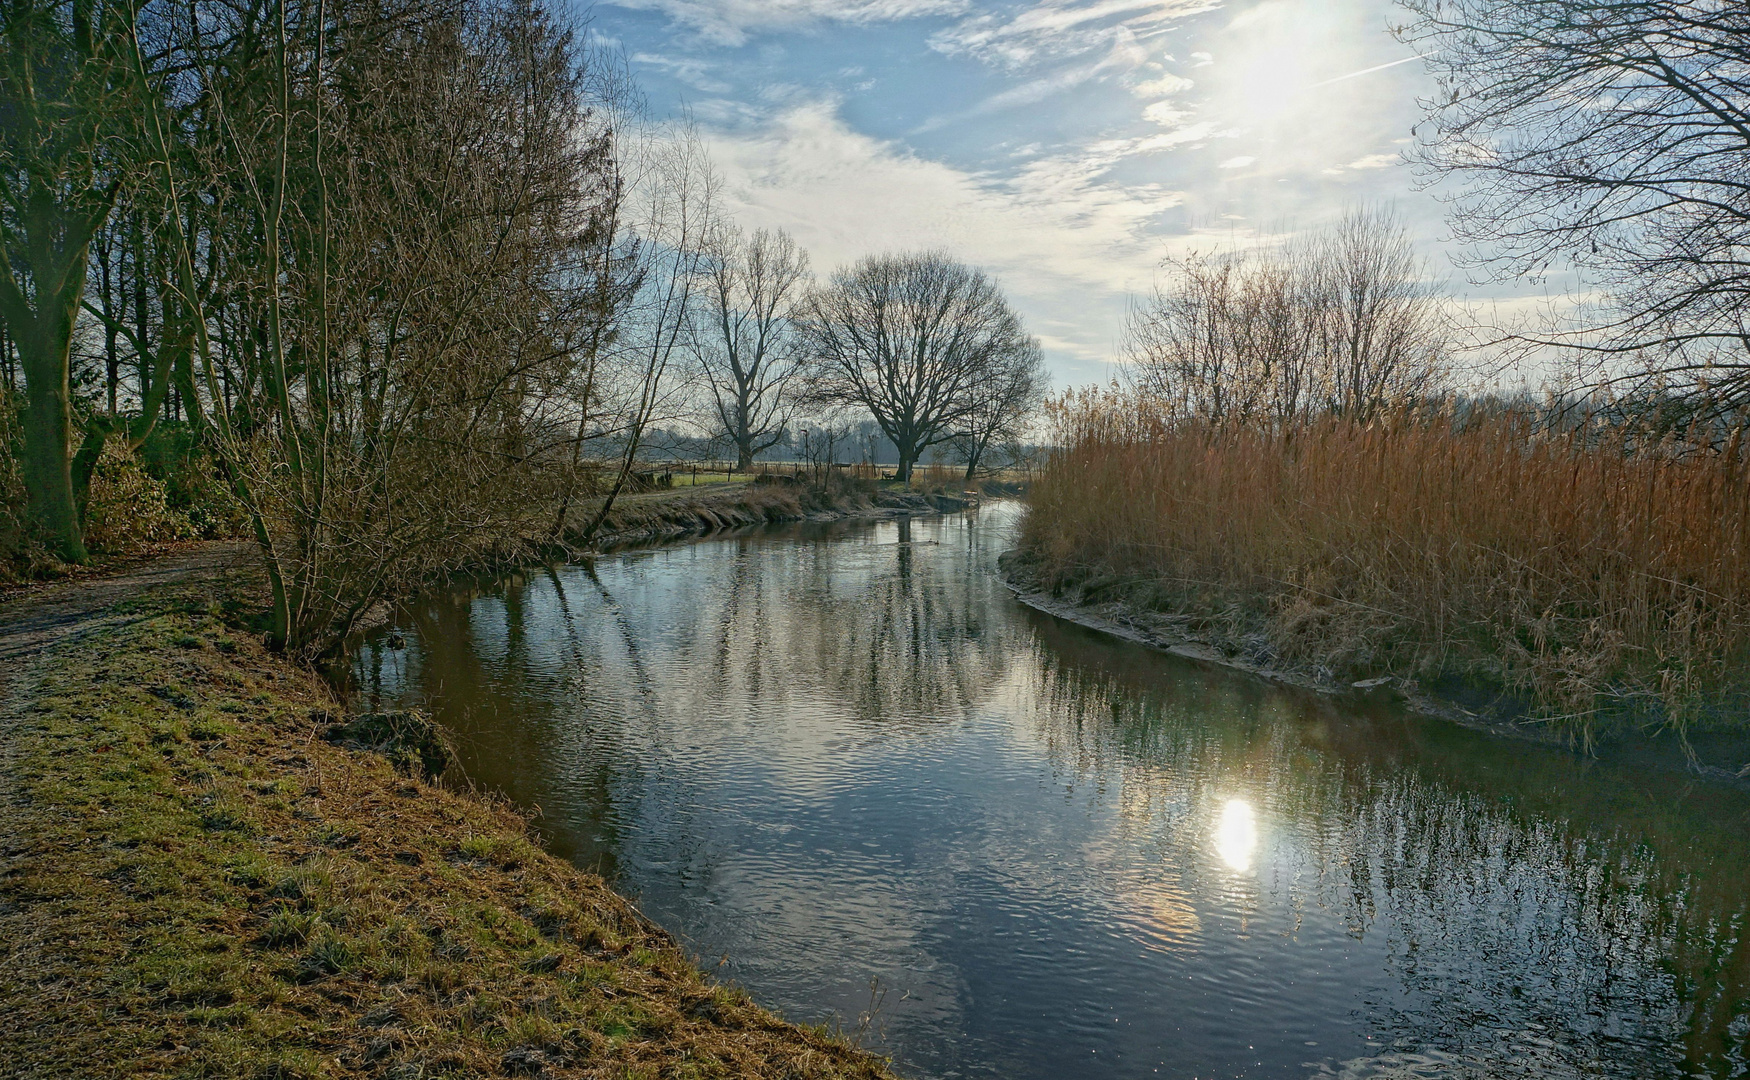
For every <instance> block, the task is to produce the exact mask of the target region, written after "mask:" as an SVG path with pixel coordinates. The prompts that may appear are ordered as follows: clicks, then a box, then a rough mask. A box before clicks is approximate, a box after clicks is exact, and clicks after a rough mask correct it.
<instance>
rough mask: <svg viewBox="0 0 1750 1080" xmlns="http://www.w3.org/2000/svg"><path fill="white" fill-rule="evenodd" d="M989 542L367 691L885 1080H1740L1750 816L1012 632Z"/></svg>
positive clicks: (921, 545)
mask: <svg viewBox="0 0 1750 1080" xmlns="http://www.w3.org/2000/svg"><path fill="white" fill-rule="evenodd" d="M1012 525H1013V512H1012V511H1011V510H1009V509H1005V508H1003V507H1001V506H996V507H986V508H985V509H984V510H982V511H980V512H979V513H978V514H975V515H970V516H966V517H957V518H947V519H943V520H940V521H919V522H909V523H902V522H882V523H877V524H867V523H864V524H841V525H835V526H804V527H793V528H789V529H776V530H769V531H766V532H764V533H761V534H755V535H746V536H740V537H734V538H729V539H720V540H711V541H705V542H700V543H696V544H690V545H685V546H681V547H677V548H671V549H663V550H659V551H651V552H633V553H627V554H623V555H620V556H616V557H613V558H607V559H602V560H598V562H597V563H596V565H595V566H594V567H593V568H585V567H561V568H555V569H554V570H552V571H542V572H539V573H530V574H526V575H522V576H520V577H518V578H515V579H512V580H509V581H506V582H503V583H499V584H496V585H492V586H488V587H484V588H482V589H481V590H478V591H476V592H466V591H464V592H460V593H458V594H457V595H455V596H451V597H446V598H439V599H438V600H436V601H434V602H432V603H431V604H428V605H425V606H424V607H423V608H421V609H420V610H419V611H418V612H416V613H415V615H414V617H413V618H411V619H410V621H409V622H408V624H407V625H406V626H405V627H402V629H403V630H404V631H406V632H408V637H409V645H408V647H407V648H406V649H405V650H404V651H402V652H390V651H388V650H386V649H380V648H377V647H376V646H374V645H372V644H367V646H366V647H365V648H364V649H362V650H361V651H360V653H359V655H358V657H357V658H356V661H355V679H356V681H357V683H358V685H359V686H360V687H361V689H362V690H363V692H364V693H366V694H367V695H375V696H376V697H378V698H379V699H384V700H392V701H399V702H418V703H421V704H423V705H425V706H426V707H428V708H430V709H431V710H432V711H433V713H434V715H436V716H437V717H438V718H439V719H440V721H441V722H442V723H444V724H445V726H446V727H447V728H448V729H449V731H450V732H451V733H452V734H453V735H454V736H455V738H456V740H457V743H458V746H459V748H460V756H461V760H462V764H463V767H464V768H465V769H466V770H467V772H468V773H469V775H470V776H471V777H472V778H473V779H474V780H475V781H476V782H478V783H481V784H483V785H485V786H488V787H495V788H499V789H502V790H503V791H505V792H506V793H508V794H509V795H510V796H511V797H512V798H513V799H516V800H518V801H520V802H523V803H525V804H530V805H539V806H540V807H542V810H543V815H544V816H543V818H542V827H543V828H544V829H545V830H546V831H547V833H548V836H549V840H550V842H551V844H552V846H553V847H554V849H555V850H556V851H559V852H560V853H562V854H564V855H566V856H567V857H570V858H572V859H574V860H576V861H577V862H579V863H580V864H582V865H586V866H592V867H598V868H600V869H601V870H602V871H603V872H604V873H607V874H608V875H609V876H611V877H612V878H614V879H615V880H616V881H617V882H618V884H619V886H620V887H621V888H622V889H624V890H626V891H627V892H629V893H631V894H632V895H635V896H637V897H638V898H639V899H640V902H641V903H642V904H643V906H644V907H645V909H646V910H647V911H648V912H649V913H651V914H652V915H653V916H654V917H656V918H657V919H658V920H659V921H661V922H662V923H663V924H664V925H666V926H668V927H669V928H670V929H671V930H673V931H675V932H676V933H677V934H678V935H679V936H680V937H681V938H682V940H684V941H685V942H687V943H688V945H689V946H690V947H691V948H693V949H694V950H695V951H696V952H697V953H698V954H699V955H701V956H702V957H705V958H707V960H708V962H709V963H710V964H715V962H716V960H717V958H719V957H722V956H727V957H728V961H727V964H726V965H725V967H724V968H723V971H724V972H725V973H726V974H727V976H728V977H730V978H732V979H735V980H737V981H739V982H741V983H743V984H744V985H746V986H747V987H748V988H749V989H750V990H751V991H752V992H753V993H754V994H755V996H756V997H758V998H759V999H760V1000H761V1001H763V1002H765V1003H767V1004H770V1005H772V1006H774V1007H776V1008H778V1009H780V1010H782V1011H783V1012H784V1013H786V1014H787V1015H789V1016H791V1017H794V1018H796V1019H801V1020H821V1019H826V1018H829V1017H831V1016H834V1015H837V1016H839V1017H842V1018H843V1022H844V1023H845V1024H846V1025H847V1026H848V1027H855V1026H856V1023H857V1017H858V1016H859V1015H860V1014H862V1013H864V1012H866V1011H867V1010H868V1009H869V1008H870V1004H871V1000H872V999H871V989H870V987H871V980H874V981H875V985H876V990H875V997H874V1000H875V1001H877V1002H878V1003H879V1006H880V1007H879V1010H878V1013H877V1017H876V1019H875V1021H874V1026H873V1029H872V1031H871V1033H870V1038H871V1040H872V1041H873V1042H874V1044H875V1045H876V1046H878V1047H879V1048H880V1049H882V1050H884V1051H886V1052H888V1053H891V1054H893V1055H894V1056H895V1057H896V1059H897V1060H898V1061H899V1063H900V1065H901V1069H902V1071H904V1072H906V1073H908V1074H910V1075H916V1076H938V1077H950V1076H953V1077H962V1076H964V1077H1015V1078H1028V1077H1037V1078H1042V1080H1043V1078H1048V1077H1049V1078H1059V1077H1064V1078H1075V1077H1090V1078H1092V1077H1108V1076H1132V1075H1134V1076H1144V1075H1170V1076H1247V1077H1252V1076H1258V1077H1264V1076H1295V1077H1299V1076H1329V1077H1355V1078H1360V1077H1380V1078H1385V1077H1394V1078H1395V1077H1425V1076H1426V1077H1433V1076H1439V1077H1469V1076H1476V1077H1483V1076H1488V1077H1533V1076H1557V1077H1600V1078H1603V1077H1611V1078H1614V1077H1624V1078H1626V1077H1678V1076H1692V1075H1693V1076H1742V1075H1745V1074H1746V1065H1745V1062H1746V1056H1747V1055H1746V1040H1747V1039H1750V1004H1747V1002H1746V999H1747V997H1750V994H1747V992H1746V987H1745V981H1746V979H1750V935H1744V934H1743V933H1742V929H1743V927H1744V925H1745V922H1746V911H1745V907H1746V897H1745V889H1744V884H1745V882H1746V881H1750V840H1747V839H1746V838H1747V837H1750V829H1747V828H1746V827H1745V826H1746V825H1750V800H1746V799H1745V798H1744V797H1743V796H1741V795H1738V794H1735V793H1731V792H1724V791H1712V790H1705V789H1696V788H1693V787H1690V786H1688V785H1686V784H1684V783H1682V782H1681V781H1680V780H1674V779H1672V778H1667V777H1660V776H1655V775H1636V774H1627V773H1624V772H1621V771H1615V770H1612V769H1611V768H1610V767H1608V766H1606V765H1602V764H1595V765H1593V766H1591V767H1588V768H1581V767H1579V766H1578V765H1577V764H1576V762H1575V761H1574V760H1572V759H1570V758H1568V757H1566V756H1564V755H1562V754H1559V753H1555V752H1551V751H1547V750H1544V749H1540V748H1533V747H1524V746H1509V745H1501V744H1496V743H1491V742H1489V741H1487V740H1485V739H1482V738H1480V737H1478V736H1475V735H1473V734H1470V733H1467V732H1462V731H1457V730H1454V729H1449V728H1444V727H1440V726H1438V725H1432V724H1427V723H1423V722H1420V721H1417V720H1414V719H1412V718H1409V717H1405V716H1402V715H1397V714H1394V713H1392V712H1391V711H1390V710H1389V709H1387V708H1385V707H1382V706H1367V707H1357V706H1348V707H1338V706H1335V705H1333V704H1331V703H1328V702H1321V701H1317V700H1312V699H1309V698H1307V697H1305V696H1303V695H1300V694H1297V693H1294V692H1290V691H1287V690H1283V689H1280V688H1273V687H1269V686H1265V685H1262V684H1259V683H1256V682H1254V681H1252V680H1249V679H1245V678H1241V677H1238V676H1235V675H1232V674H1229V673H1225V672H1220V671H1211V670H1206V669H1201V668H1198V667H1195V666H1193V665H1190V664H1188V663H1185V662H1181V661H1178V660H1176V659H1174V658H1171V657H1166V656H1162V655H1160V654H1156V653H1150V652H1147V651H1146V650H1141V649H1138V648H1134V647H1131V646H1128V645H1125V644H1122V643H1116V642H1113V641H1110V640H1107V639H1103V638H1101V637H1099V636H1098V635H1094V634H1090V633H1088V632H1086V631H1082V630H1080V629H1078V628H1075V627H1071V626H1067V625H1065V624H1061V623H1058V622H1056V621H1054V620H1051V619H1049V618H1046V617H1043V616H1039V615H1037V614H1034V613H1031V612H1028V611H1026V610H1025V609H1022V608H1020V607H1018V606H1017V605H1016V604H1015V603H1014V602H1013V601H1012V599H1011V598H1010V597H1009V595H1008V593H1007V592H1006V590H1004V589H1003V588H1002V587H1001V585H1000V583H998V582H997V581H996V580H995V578H994V577H993V575H992V573H991V570H992V564H993V562H994V557H995V554H996V553H997V552H998V551H1000V550H1001V549H1002V548H1003V547H1004V546H1005V545H1006V543H1007V542H1008V539H1007V538H1008V535H1009V531H1010V529H1011V527H1012ZM883 995H884V996H883Z"/></svg>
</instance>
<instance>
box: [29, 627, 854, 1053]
mask: <svg viewBox="0 0 1750 1080" xmlns="http://www.w3.org/2000/svg"><path fill="white" fill-rule="evenodd" d="M135 615H136V616H137V619H138V621H136V622H134V623H133V624H131V625H126V626H123V627H120V628H116V629H110V630H102V631H97V632H94V633H92V634H90V635H88V636H85V637H82V638H78V639H74V640H70V641H67V642H64V643H63V644H61V645H58V646H56V647H55V648H54V650H53V651H51V652H50V653H49V654H48V655H46V656H45V657H44V658H43V659H41V660H40V661H38V662H37V663H36V664H35V666H34V667H33V669H32V670H31V671H29V672H26V673H23V674H21V675H19V676H18V677H17V678H15V679H14V680H13V682H12V690H13V693H12V696H11V699H10V702H9V704H8V707H7V710H6V712H5V715H4V717H3V718H0V725H3V726H0V740H6V745H4V746H0V750H8V751H10V752H9V753H7V754H4V755H0V765H5V764H7V763H8V762H7V759H8V758H9V759H10V766H11V768H10V769H9V770H8V771H9V772H10V773H11V775H10V776H8V777H0V779H4V780H6V781H8V783H6V784H5V785H0V790H4V792H5V803H4V805H3V806H0V812H3V813H4V817H3V818H0V971H3V972H4V973H5V974H4V977H3V978H0V1017H4V1018H5V1019H4V1023H0V1075H3V1076H8V1077H57V1078H58V1077H72V1076H79V1077H124V1076H125V1077H171V1076H176V1077H189V1076H202V1077H246V1078H268V1077H276V1078H288V1077H347V1076H360V1077H362V1076H371V1077H396V1078H401V1080H413V1078H416V1077H463V1076H467V1077H476V1076H501V1075H540V1076H546V1077H604V1078H605V1077H614V1078H631V1077H641V1078H656V1077H675V1078H680V1077H798V1078H800V1077H822V1078H825V1077H863V1078H869V1080H875V1078H879V1077H883V1076H887V1075H888V1074H887V1073H886V1071H885V1069H884V1067H883V1066H882V1065H881V1064H880V1063H879V1062H878V1061H877V1060H875V1059H874V1058H871V1057H869V1056H867V1055H864V1054H861V1053H858V1052H857V1051H855V1050H853V1049H852V1048H850V1047H849V1046H847V1045H846V1044H845V1043H843V1042H842V1041H837V1040H835V1039H833V1038H830V1037H828V1036H827V1035H826V1034H825V1033H824V1032H822V1031H817V1030H814V1029H809V1028H801V1027H797V1026H794V1025H791V1024H788V1023H785V1022H783V1021H782V1020H780V1019H778V1018H777V1017H775V1016H773V1015H771V1014H770V1013H768V1012H765V1011H764V1010H762V1009H760V1008H758V1007H757V1006H755V1005H754V1004H752V1003H751V1002H749V1001H748V1000H747V998H746V997H745V996H743V995H742V994H741V993H739V992H737V991H735V990H733V989H730V988H726V987H723V986H718V985H715V984H713V983H711V982H710V981H709V980H707V979H706V978H704V977H703V976H702V975H701V974H700V973H699V971H698V970H697V969H696V968H695V967H694V966H693V965H692V964H691V963H690V962H689V961H688V959H687V957H686V956H685V955H684V954H683V953H682V952H681V950H680V949H679V948H677V947H676V945H675V943H674V942H673V940H672V939H670V938H669V937H668V936H667V935H666V934H664V933H663V932H662V931H660V930H659V929H657V928H655V927H654V926H652V925H651V924H650V923H649V922H647V921H646V920H644V919H643V918H642V917H640V916H639V915H638V914H637V912H636V911H635V910H634V909H633V908H632V907H631V906H630V905H629V904H627V903H626V902H625V901H623V900H621V899H620V898H618V897H617V896H615V895H614V894H613V893H612V892H610V891H609V890H608V889H607V888H606V887H605V886H604V884H603V883H602V881H601V880H600V879H599V878H596V877H594V876H592V875H589V874H585V873H582V872H579V871H578V870H576V869H574V868H573V867H571V866H570V865H569V864H566V863H564V862H562V861H560V860H558V859H555V858H552V857H550V856H548V855H546V854H544V853H543V852H542V851H540V850H539V849H538V848H537V847H536V846H534V845H533V844H532V843H530V841H529V839H528V838H527V833H526V828H525V826H526V823H525V822H524V821H523V820H522V819H521V818H519V817H517V816H516V815H514V814H512V813H510V812H508V811H506V810H504V809H502V808H497V807H493V806H489V805H487V804H485V803H482V802H480V801H478V800H476V799H472V798H469V797H464V796H460V795H457V794H453V793H451V792H449V791H446V790H444V789H442V788H439V787H434V786H432V785H429V784H427V783H424V782H422V781H420V780H418V779H414V778H410V777H406V776H401V775H397V774H396V773H395V772H394V771H393V769H392V768H391V767H390V765H389V764H388V763H387V762H386V761H385V760H383V759H381V758H378V757H376V756H373V755H369V754H362V753H354V752H351V751H347V750H344V749H340V748H338V747H335V746H331V745H328V744H326V743H324V742H322V741H321V740H320V739H316V738H313V737H312V735H313V732H314V731H315V730H316V728H317V727H318V726H319V724H320V722H321V714H323V713H324V712H325V711H326V710H329V709H331V708H332V702H331V700H330V699H329V696H328V694H327V691H326V689H325V688H324V687H323V686H322V684H320V683H319V682H318V681H317V680H315V679H314V678H312V677H311V676H309V675H308V674H307V673H305V672H303V671H301V670H299V669H295V668H292V667H289V666H286V665H284V664H282V663H281V662H279V661H277V660H275V659H273V658H272V657H269V656H267V655H266V654H264V653H263V652H262V651H261V649H260V648H259V647H258V646H257V645H255V644H254V643H253V642H252V641H251V640H250V639H249V638H248V637H247V636H245V635H244V634H242V633H240V632H239V631H238V630H237V628H236V627H235V625H233V624H231V623H229V622H228V621H227V620H226V619H225V618H223V617H221V616H222V609H220V608H218V607H216V606H214V607H209V606H208V605H207V603H206V602H205V601H204V600H203V601H202V602H200V603H198V604H194V605H186V604H185V605H184V606H182V607H181V608H179V609H174V610H170V609H166V607H165V603H164V601H162V600H158V601H152V602H149V603H146V604H145V606H144V607H143V608H142V609H141V610H139V611H137V612H136V613H135Z"/></svg>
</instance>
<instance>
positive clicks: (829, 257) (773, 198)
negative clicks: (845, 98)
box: [709, 102, 1183, 381]
mask: <svg viewBox="0 0 1750 1080" xmlns="http://www.w3.org/2000/svg"><path fill="white" fill-rule="evenodd" d="M709 138H710V149H711V154H712V158H713V161H714V162H715V164H716V166H717V168H718V169H719V170H720V171H721V173H722V175H723V177H724V181H725V182H724V192H725V198H726V202H727V203H728V206H727V207H726V208H727V209H728V210H729V211H730V212H731V213H732V214H733V215H734V216H735V218H736V219H737V220H738V221H739V222H740V223H741V224H742V225H744V226H746V227H749V228H756V227H768V228H769V227H778V228H783V229H786V230H788V231H790V232H791V233H792V234H793V235H795V236H796V238H797V239H798V240H799V241H800V242H801V243H802V244H803V245H804V246H805V247H806V248H808V250H809V251H810V252H811V253H812V255H813V256H814V259H815V263H816V267H817V269H818V270H820V271H822V272H823V273H824V272H828V271H830V270H831V269H832V268H833V267H836V266H839V265H843V264H845V263H848V262H851V261H853V260H855V259H857V258H860V257H862V256H865V255H870V254H876V253H879V252H881V251H891V250H903V249H915V248H931V247H940V248H945V249H947V250H948V251H950V252H951V253H953V254H954V255H955V256H957V257H959V258H963V259H966V260H967V261H969V262H972V263H976V264H978V265H980V266H983V267H985V268H987V269H989V270H990V271H992V272H993V273H995V274H997V275H998V276H999V278H1000V279H1001V281H1002V283H1003V286H1004V288H1005V289H1006V290H1007V291H1008V293H1009V295H1010V296H1011V298H1012V299H1013V300H1014V301H1015V303H1016V306H1017V307H1018V308H1019V309H1020V311H1021V312H1022V315H1023V317H1024V318H1025V319H1026V320H1027V323H1028V326H1029V327H1030V328H1031V329H1032V330H1033V332H1034V333H1036V334H1039V335H1040V337H1041V339H1042V340H1043V341H1044V342H1045V343H1046V345H1047V347H1048V349H1050V350H1051V353H1052V355H1053V360H1054V362H1055V364H1056V366H1057V368H1058V370H1059V373H1060V375H1072V376H1073V378H1071V379H1070V380H1069V381H1083V380H1085V379H1087V378H1099V377H1101V376H1102V375H1103V373H1104V370H1105V369H1104V361H1105V360H1106V359H1108V358H1109V357H1110V356H1111V354H1112V352H1113V349H1114V346H1115V343H1116V338H1117V335H1118V332H1119V329H1120V327H1121V325H1122V321H1123V316H1124V304H1125V297H1126V296H1127V295H1129V294H1133V293H1137V292H1141V291H1142V290H1144V289H1146V288H1147V287H1148V285H1149V283H1150V282H1151V281H1152V279H1153V274H1154V270H1155V267H1156V265H1157V264H1158V262H1159V260H1160V258H1161V256H1162V255H1163V254H1164V253H1165V248H1164V246H1163V243H1162V241H1161V239H1160V237H1159V235H1158V225H1159V219H1160V216H1161V215H1162V214H1163V213H1165V212H1167V211H1169V210H1172V209H1173V208H1175V207H1177V206H1179V205H1180V203H1181V201H1182V198H1183V197H1182V196H1181V194H1180V193H1179V192H1177V191H1174V190H1171V189H1170V188H1167V187H1164V186H1162V185H1159V184H1152V183H1141V184H1123V183H1119V182H1116V181H1114V180H1113V179H1112V178H1111V177H1110V175H1109V169H1110V166H1111V165H1112V164H1113V163H1114V162H1117V161H1119V160H1121V159H1122V158H1123V157H1124V156H1125V155H1126V154H1129V153H1134V152H1138V150H1137V147H1138V145H1139V143H1140V141H1139V140H1106V141H1102V142H1097V143H1094V144H1092V145H1090V146H1087V147H1078V148H1074V149H1072V150H1069V151H1066V152H1063V153H1058V154H1053V155H1049V156H1041V157H1037V158H1034V159H1032V160H1030V161H1027V162H1026V163H1025V164H1024V165H1023V166H1022V167H1021V168H1020V169H1019V170H1018V172H1015V173H1013V174H1010V175H1006V176H1001V177H999V176H994V175H986V174H974V173H969V172H965V171H962V170H959V169H955V168H952V167H950V166H948V165H946V164H943V163H941V162H938V161H932V160H929V159H927V158H923V157H919V156H917V155H916V154H913V153H910V152H908V151H906V150H905V149H903V148H902V147H900V146H898V145H896V144H894V143H889V142H884V141H881V140H878V139H874V138H871V137H869V136H867V135H864V134H861V133H859V132H856V131H854V130H852V129H851V128H850V127H848V126H847V125H846V124H845V123H844V121H843V120H842V119H841V118H840V117H839V115H838V112H837V109H836V106H835V105H834V104H832V103H829V102H816V103H813V104H810V105H806V106H801V107H796V108H792V109H789V110H786V111H784V112H782V113H780V114H778V115H776V116H774V117H773V118H772V119H771V121H770V122H769V123H768V124H767V125H766V126H765V127H764V128H762V129H760V130H757V131H752V132H743V133H736V134H727V133H714V134H712V135H710V136H709Z"/></svg>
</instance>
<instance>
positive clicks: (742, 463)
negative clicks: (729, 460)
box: [735, 439, 753, 472]
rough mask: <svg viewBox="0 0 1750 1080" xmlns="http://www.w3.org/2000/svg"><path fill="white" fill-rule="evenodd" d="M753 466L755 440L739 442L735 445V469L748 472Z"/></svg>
mask: <svg viewBox="0 0 1750 1080" xmlns="http://www.w3.org/2000/svg"><path fill="white" fill-rule="evenodd" d="M752 468H753V440H752V439H749V440H747V441H746V442H742V443H738V444H737V445H736V447H735V471H736V472H748V471H750V470H751V469H752Z"/></svg>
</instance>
